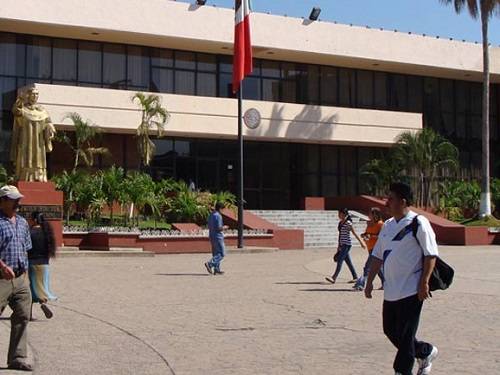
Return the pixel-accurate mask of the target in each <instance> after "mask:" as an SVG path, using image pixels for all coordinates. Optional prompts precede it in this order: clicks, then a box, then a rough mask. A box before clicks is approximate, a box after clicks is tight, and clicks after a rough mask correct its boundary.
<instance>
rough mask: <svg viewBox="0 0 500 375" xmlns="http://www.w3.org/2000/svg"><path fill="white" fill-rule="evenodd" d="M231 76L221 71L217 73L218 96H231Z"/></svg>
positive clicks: (232, 95)
mask: <svg viewBox="0 0 500 375" xmlns="http://www.w3.org/2000/svg"><path fill="white" fill-rule="evenodd" d="M232 82H233V77H232V76H231V74H225V73H221V74H219V97H221V98H233V97H234V94H233V88H232V87H233V84H232Z"/></svg>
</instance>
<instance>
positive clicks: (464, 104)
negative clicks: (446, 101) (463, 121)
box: [455, 81, 470, 113]
mask: <svg viewBox="0 0 500 375" xmlns="http://www.w3.org/2000/svg"><path fill="white" fill-rule="evenodd" d="M469 99H470V98H469V83H468V82H463V81H457V82H456V83H455V103H456V104H455V108H456V111H457V113H466V112H467V109H468V107H469V104H468V103H469Z"/></svg>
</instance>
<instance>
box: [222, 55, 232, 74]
mask: <svg viewBox="0 0 500 375" xmlns="http://www.w3.org/2000/svg"><path fill="white" fill-rule="evenodd" d="M219 71H220V72H221V73H231V74H232V73H233V57H232V56H219Z"/></svg>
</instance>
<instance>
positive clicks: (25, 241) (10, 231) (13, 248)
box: [0, 212, 31, 271]
mask: <svg viewBox="0 0 500 375" xmlns="http://www.w3.org/2000/svg"><path fill="white" fill-rule="evenodd" d="M15 217H16V221H15V223H13V222H12V221H11V220H10V219H9V218H8V217H7V216H5V215H4V214H3V213H1V212H0V258H1V259H2V261H3V262H4V263H5V264H6V265H7V266H8V267H10V268H12V270H14V271H26V270H27V269H28V254H27V252H28V251H29V250H31V235H30V229H29V226H28V223H27V222H26V220H25V219H24V218H23V217H21V216H19V215H16V216H15Z"/></svg>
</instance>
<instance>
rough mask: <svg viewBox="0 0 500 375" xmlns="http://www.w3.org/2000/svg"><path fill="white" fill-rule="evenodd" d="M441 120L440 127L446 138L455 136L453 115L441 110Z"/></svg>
mask: <svg viewBox="0 0 500 375" xmlns="http://www.w3.org/2000/svg"><path fill="white" fill-rule="evenodd" d="M441 117H442V121H443V126H442V128H443V129H444V131H445V135H446V137H447V138H455V137H456V131H455V116H454V115H453V113H449V112H443V113H441Z"/></svg>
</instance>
